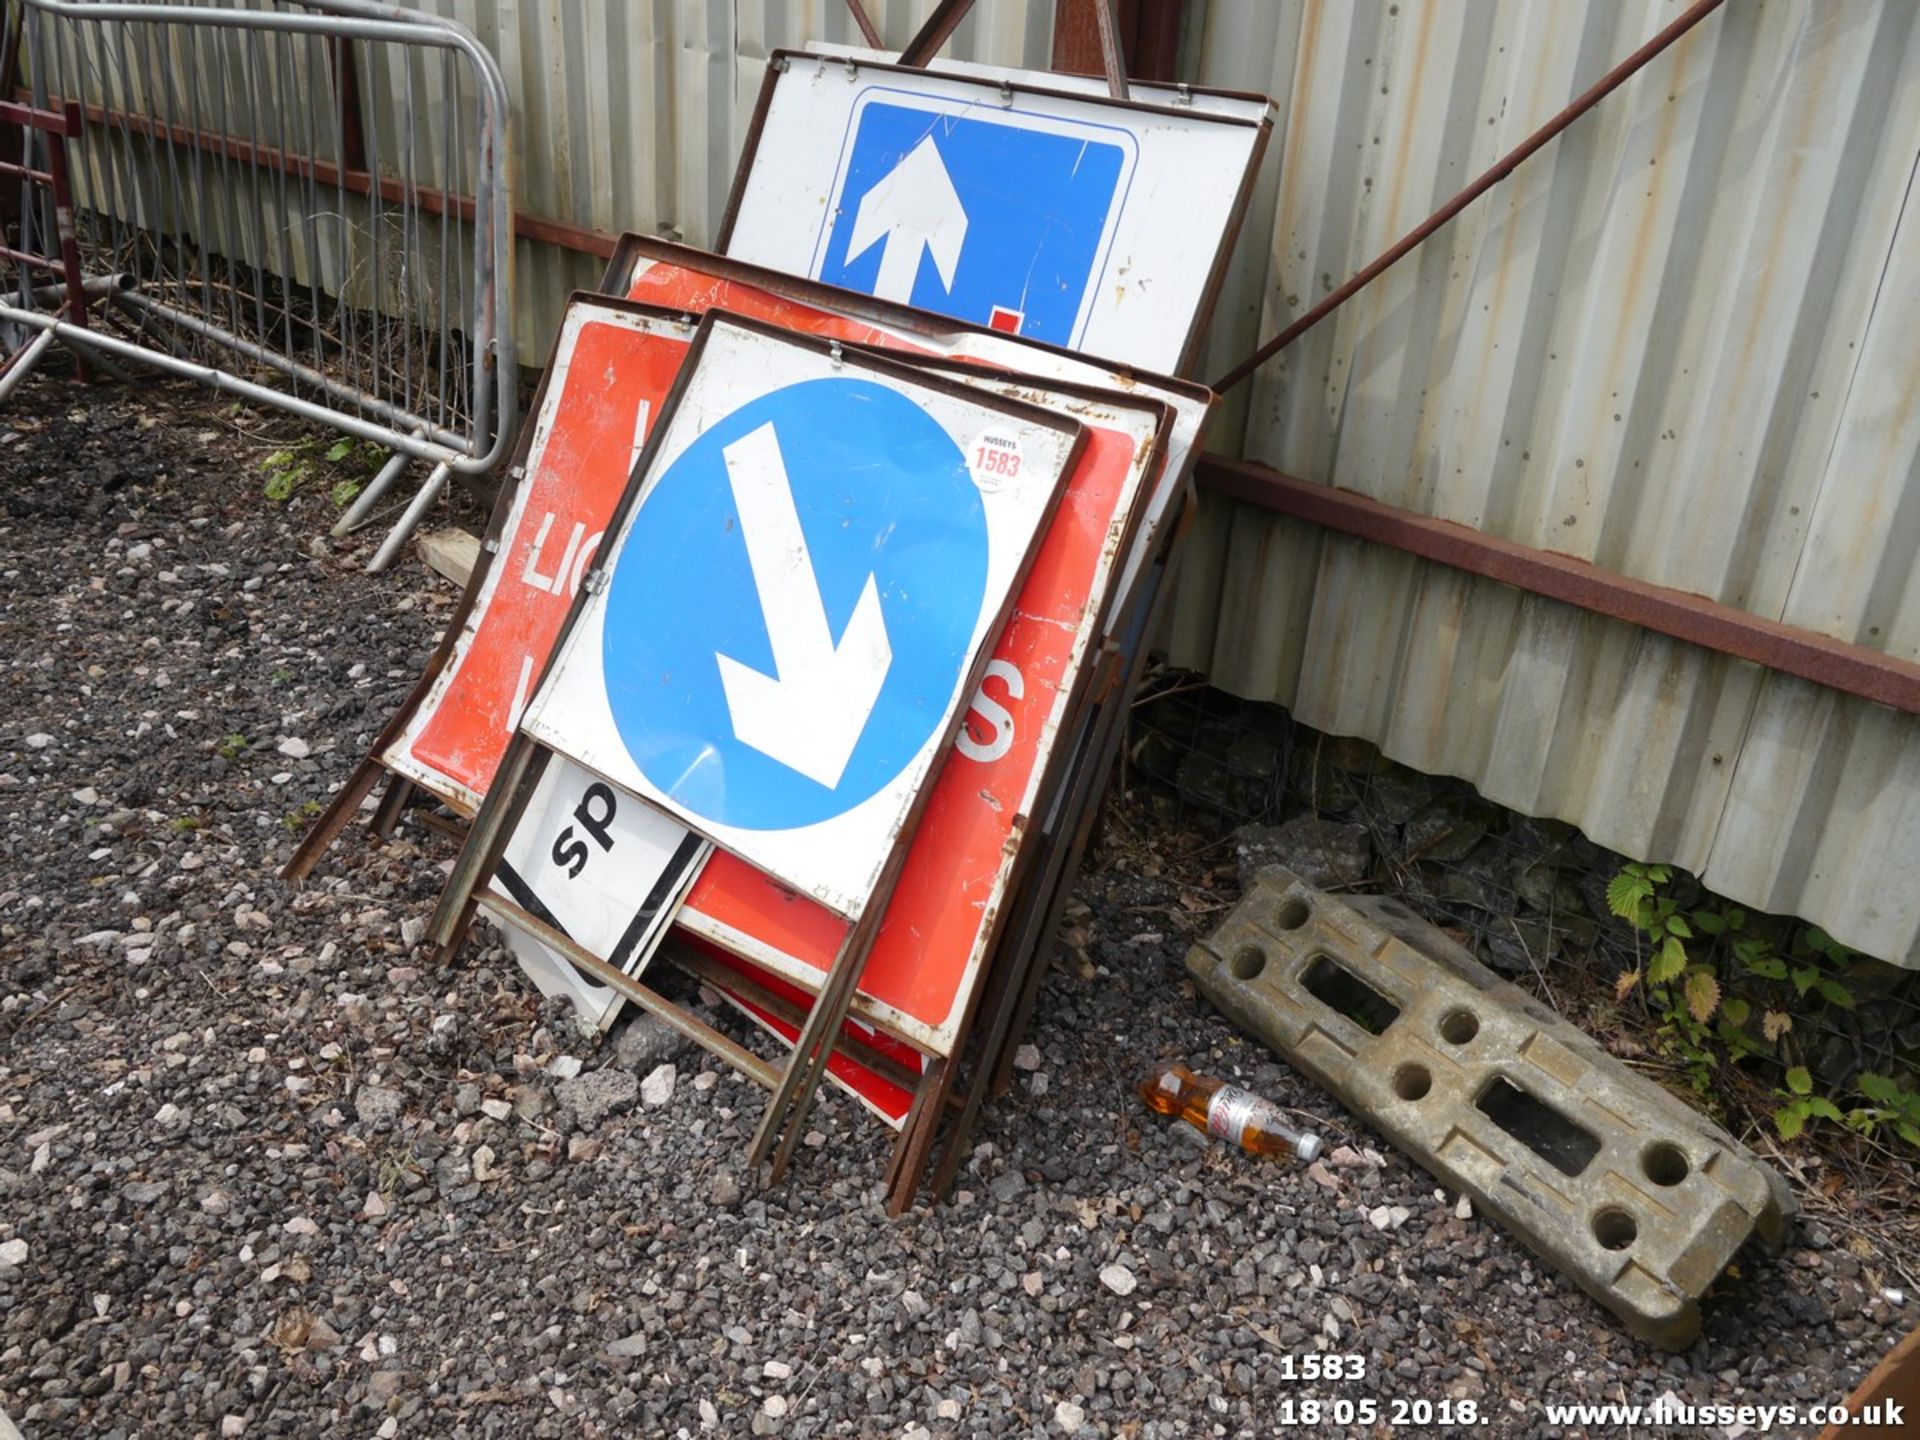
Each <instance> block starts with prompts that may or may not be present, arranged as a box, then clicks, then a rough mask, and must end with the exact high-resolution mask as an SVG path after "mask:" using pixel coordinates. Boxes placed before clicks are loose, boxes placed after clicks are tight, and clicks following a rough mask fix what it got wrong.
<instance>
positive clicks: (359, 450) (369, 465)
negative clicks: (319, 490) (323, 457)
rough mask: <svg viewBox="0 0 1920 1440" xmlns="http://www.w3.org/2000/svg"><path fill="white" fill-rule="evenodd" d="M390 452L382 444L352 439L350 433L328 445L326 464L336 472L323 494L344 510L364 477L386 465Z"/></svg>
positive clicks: (364, 479) (359, 487)
mask: <svg viewBox="0 0 1920 1440" xmlns="http://www.w3.org/2000/svg"><path fill="white" fill-rule="evenodd" d="M391 453H392V452H391V451H389V450H388V449H387V447H386V446H384V445H376V444H374V442H373V441H371V440H356V439H354V438H353V437H352V436H351V435H345V436H342V437H341V438H340V439H338V440H336V441H334V442H333V444H331V445H329V446H328V447H327V463H328V464H329V465H332V466H333V467H334V468H335V469H336V470H338V471H339V472H340V474H339V477H338V478H337V479H335V480H334V482H333V485H332V487H331V488H330V489H329V490H328V491H327V497H328V498H329V499H330V500H332V501H333V503H334V507H335V508H336V509H340V510H344V509H346V508H347V506H349V505H351V504H352V503H353V501H354V497H355V496H357V495H358V494H359V493H360V490H361V487H362V486H363V484H364V483H365V481H366V478H367V477H368V476H369V475H371V474H373V473H374V471H376V470H378V469H379V468H380V467H381V466H382V465H384V464H386V463H387V457H388V456H389V455H390V454H391Z"/></svg>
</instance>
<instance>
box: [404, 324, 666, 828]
mask: <svg viewBox="0 0 1920 1440" xmlns="http://www.w3.org/2000/svg"><path fill="white" fill-rule="evenodd" d="M692 341H693V329H692V326H691V325H690V324H688V323H687V321H686V320H685V318H684V317H683V316H670V315H662V314H656V313H646V312H640V311H637V310H635V309H633V308H632V307H628V306H622V305H620V304H619V303H618V302H608V301H604V300H593V299H588V298H585V297H582V298H580V299H577V300H575V301H574V302H573V303H572V304H570V305H569V306H568V307H567V313H566V317H565V319H564V320H563V322H562V324H561V327H560V336H559V339H558V340H557V342H556V343H555V346H554V352H553V359H552V361H551V362H550V363H549V365H548V367H547V378H546V383H545V384H544V386H543V387H542V390H541V396H540V403H539V406H538V408H537V410H536V411H535V414H534V416H533V418H532V421H531V425H532V436H533V438H532V441H531V443H530V444H529V446H528V449H527V453H526V457H525V459H524V461H523V462H522V464H523V468H524V471H525V478H524V479H523V480H522V481H521V482H520V484H519V485H518V486H517V487H516V488H515V489H514V491H513V492H512V498H511V501H510V502H509V504H510V508H509V509H508V511H507V514H506V516H505V517H504V519H503V520H502V521H501V522H500V523H499V524H498V525H497V527H496V531H495V537H494V538H495V541H496V543H497V544H498V546H499V549H498V552H497V553H496V555H495V557H494V559H493V561H492V563H491V564H490V565H489V566H488V568H487V571H486V573H485V575H484V576H483V577H482V579H481V581H480V587H479V590H478V592H477V593H476V594H475V596H474V600H473V603H472V605H471V606H470V607H469V609H468V611H467V614H466V618H465V623H464V624H463V626H462V630H461V633H460V635H459V637H458V639H457V640H456V642H455V645H454V648H453V651H452V653H451V655H450V656H449V658H448V659H447V661H446V663H445V664H444V666H443V667H442V668H441V671H440V673H439V675H438V676H437V677H436V678H435V681H434V683H433V686H432V688H431V689H430V690H429V691H428V692H427V694H426V696H425V697H424V699H423V700H422V701H421V703H420V704H419V705H418V706H417V707H415V708H414V710H413V711H412V713H411V714H410V715H409V716H408V718H407V723H406V725H405V727H404V729H402V730H401V731H400V733H399V734H398V735H397V736H395V738H394V739H393V741H392V743H391V744H389V745H388V746H387V747H386V749H385V750H384V751H383V752H382V755H381V760H382V762H383V763H384V764H385V765H386V767H387V768H388V769H390V770H392V771H394V772H395V773H396V774H399V775H403V776H405V777H406V778H407V779H409V780H411V781H413V782H414V783H415V784H418V785H421V786H423V787H425V788H426V789H427V790H428V791H430V792H431V793H432V794H434V795H436V796H438V797H440V798H441V799H443V800H446V801H447V802H448V803H449V804H451V805H454V806H456V807H457V808H459V809H461V810H464V811H466V812H467V813H468V814H471V813H472V812H473V811H474V810H476V809H478V808H479V805H480V798H481V796H483V795H484V794H485V793H486V791H487V787H488V786H489V785H490V784H491V783H492V780H493V774H494V769H495V767H496V766H498V765H499V763H500V755H501V752H502V751H503V750H504V749H505V748H506V743H507V738H508V737H509V736H510V735H511V734H512V733H513V730H514V726H515V725H516V724H517V723H518V721H519V717H520V712H521V711H522V710H523V709H525V707H526V703H527V700H528V699H529V698H530V696H531V695H532V692H533V686H534V682H536V681H537V680H538V679H539V678H540V672H541V671H542V670H543V669H544V668H545V667H546V663H547V655H548V653H549V652H550V651H551V649H552V648H553V641H554V637H555V636H556V635H558V634H559V633H560V626H561V623H562V622H563V621H564V620H565V619H566V615H567V610H568V607H569V606H571V605H572V603H573V597H574V595H575V593H577V592H578V590H579V588H580V581H581V577H582V576H583V575H585V573H586V570H587V567H588V566H589V565H591V564H592V563H593V557H594V555H595V553H596V551H597V550H598V547H599V544H600V536H601V531H602V530H603V529H604V528H605V527H606V523H607V517H608V516H610V515H611V514H612V513H613V507H614V506H615V504H616V503H618V501H619V499H620V495H621V492H623V491H624V490H625V489H626V486H627V478H628V476H629V475H630V474H632V471H633V463H634V461H635V459H636V458H638V456H639V453H640V447H641V444H642V443H643V442H644V441H645V439H646V432H647V429H648V426H649V423H650V421H651V418H652V416H653V415H654V413H655V412H656V411H657V410H658V408H659V406H660V404H661V402H662V401H663V400H664V399H665V397H666V393H667V390H668V389H669V387H671V386H672V384H673V380H674V377H675V376H676V375H677V374H679V371H680V362H681V361H682V360H683V359H684V358H685V357H686V353H687V347H688V346H689V345H690V344H691V343H692Z"/></svg>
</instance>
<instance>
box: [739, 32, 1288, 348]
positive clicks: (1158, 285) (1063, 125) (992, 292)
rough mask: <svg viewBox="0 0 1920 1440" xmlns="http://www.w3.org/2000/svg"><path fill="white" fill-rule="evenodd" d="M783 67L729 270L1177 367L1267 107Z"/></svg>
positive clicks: (1199, 321) (1227, 233)
mask: <svg viewBox="0 0 1920 1440" xmlns="http://www.w3.org/2000/svg"><path fill="white" fill-rule="evenodd" d="M781 58H782V59H783V61H784V63H783V64H778V65H775V66H773V67H772V68H770V69H769V71H768V76H767V84H768V85H769V86H770V87H772V88H771V94H770V98H769V99H768V101H767V104H766V108H765V117H764V118H765V123H764V125H763V126H762V128H761V130H760V133H759V135H758V137H757V139H756V141H755V143H754V146H753V148H752V149H751V150H750V151H749V152H748V154H747V155H746V157H745V158H744V159H743V161H742V165H741V176H742V179H741V180H740V181H739V182H738V185H739V188H738V189H737V192H736V200H737V209H736V211H735V213H734V216H733V219H732V223H731V224H730V226H729V227H728V229H727V232H726V234H725V235H724V236H723V237H722V245H721V248H722V249H723V251H724V252H725V253H726V254H728V255H730V256H733V257H736V258H738V259H742V260H748V261H752V262H754V263H756V264H761V265H768V266H772V267H774V268H776V269H781V270H785V271H787V272H788V273H790V274H796V275H805V276H807V277H809V278H810V279H816V280H824V281H826V282H827V283H829V284H834V285H841V286H846V287H848V288H850V289H854V290H860V291H863V292H865V293H866V294H869V295H874V296H878V297H879V298H881V299H886V300H895V301H900V302H902V303H906V304H912V305H916V306H919V307H921V308H923V309H928V310H934V311H938V312H939V313H941V314H943V315H952V316H954V317H956V318H958V319H963V320H970V321H973V322H974V323H976V324H982V325H992V326H993V327H995V328H996V329H1002V330H1006V331H1008V332H1009V333H1012V334H1019V335H1024V336H1028V337H1030V338H1033V339H1038V340H1044V341H1047V342H1050V343H1052V344H1056V345H1062V346H1065V347H1067V348H1069V349H1074V350H1080V351H1083V352H1085V353H1087V354H1089V355H1098V356H1101V357H1103V358H1105V359H1109V360H1114V361H1118V362H1121V363H1125V364H1131V365H1139V366H1143V367H1146V368H1148V369H1153V370H1159V371H1163V372H1169V373H1171V372H1173V371H1176V370H1178V369H1179V368H1180V367H1181V365H1182V364H1183V362H1184V361H1185V360H1186V359H1187V358H1188V355H1189V351H1190V347H1191V344H1192V342H1193V340H1194V338H1195V336H1197V334H1198V333H1199V332H1200V331H1201V330H1202V329H1203V328H1204V323H1205V321H1206V318H1207V311H1208V309H1209V307H1210V305H1211V303H1212V298H1213V286H1212V284H1211V281H1212V278H1213V276H1214V274H1215V271H1216V268H1217V267H1218V266H1220V265H1221V264H1223V263H1224V261H1225V253H1226V249H1227V247H1228V245H1229V243H1230V241H1231V239H1232V236H1233V234H1234V232H1235V231H1236V229H1237V227H1238V223H1239V219H1240V215H1241V210H1242V206H1243V201H1244V194H1245V189H1246V185H1247V181H1248V177H1249V176H1250V174H1251V173H1252V170H1253V167H1254V166H1255V165H1256V164H1257V162H1258V159H1259V155H1260V151H1261V148H1262V146H1263V144H1264V140H1265V136H1266V131H1267V124H1268V122H1267V114H1266V108H1265V107H1264V106H1261V105H1248V104H1245V103H1242V104H1240V105H1239V107H1238V109H1239V110H1240V111H1243V112H1244V111H1252V112H1254V113H1255V114H1257V116H1258V118H1253V117H1252V116H1251V115H1249V114H1245V113H1225V112H1223V111H1222V110H1221V109H1220V108H1218V107H1212V108H1208V109H1202V108H1199V107H1197V106H1195V105H1190V104H1189V105H1180V104H1172V105H1143V104H1122V103H1119V102H1115V101H1113V100H1111V99H1107V98H1104V97H1100V96H1093V95H1084V94H1070V93H1062V92H1061V90H1060V89H1059V88H1058V87H1056V86H1054V85H1053V84H1051V83H1050V82H1052V81H1054V80H1055V79H1056V78H1057V77H1053V76H1040V75H1035V76H1029V77H1025V82H1026V83H1020V82H1010V81H1003V80H999V79H993V80H989V79H986V78H976V77H973V76H968V75H962V74H955V73H944V74H943V73H937V72H927V71H920V70H912V69H905V68H901V67H897V66H889V65H878V64H873V63H870V62H864V61H857V60H854V59H852V58H840V59H827V58H824V57H821V56H814V55H799V54H790V55H785V56H783V57H781Z"/></svg>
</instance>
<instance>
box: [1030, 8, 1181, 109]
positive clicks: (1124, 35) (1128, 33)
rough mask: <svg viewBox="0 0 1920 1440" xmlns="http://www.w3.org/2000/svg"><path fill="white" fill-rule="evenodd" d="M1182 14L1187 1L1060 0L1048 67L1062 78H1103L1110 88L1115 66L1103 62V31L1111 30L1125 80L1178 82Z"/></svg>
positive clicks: (1104, 57) (1105, 58) (1054, 17)
mask: <svg viewBox="0 0 1920 1440" xmlns="http://www.w3.org/2000/svg"><path fill="white" fill-rule="evenodd" d="M1109 6H1111V7H1112V9H1111V10H1110V11H1109V9H1108V7H1109ZM1185 10H1186V0H1060V3H1059V5H1058V7H1057V8H1056V9H1055V10H1054V14H1053V57H1052V60H1051V62H1050V63H1051V64H1052V66H1053V68H1054V69H1055V70H1058V71H1060V72H1062V73H1063V74H1068V75H1105V76H1106V77H1107V78H1108V83H1109V85H1110V86H1111V84H1112V76H1113V71H1114V67H1113V66H1112V65H1111V64H1110V63H1109V62H1108V59H1107V51H1106V40H1107V36H1106V33H1105V32H1106V31H1108V30H1111V31H1112V33H1113V34H1114V36H1115V37H1117V43H1118V45H1119V48H1120V53H1121V59H1122V61H1123V65H1122V67H1121V68H1122V69H1123V72H1124V74H1125V75H1126V76H1128V77H1129V78H1131V79H1134V80H1160V81H1173V80H1177V79H1178V78H1179V68H1180V29H1181V24H1182V22H1183V20H1184V18H1185ZM1121 98H1125V97H1121Z"/></svg>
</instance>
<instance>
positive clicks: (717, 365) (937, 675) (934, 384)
mask: <svg viewBox="0 0 1920 1440" xmlns="http://www.w3.org/2000/svg"><path fill="white" fill-rule="evenodd" d="M681 387H682V388H681V390H680V393H679V397H678V400H677V401H676V402H675V403H674V404H673V405H672V406H671V407H670V412H671V413H670V416H669V417H668V418H665V419H663V420H662V422H661V429H660V430H659V432H658V433H657V434H656V435H655V436H654V438H653V440H652V441H650V442H649V445H648V448H647V452H646V455H645V457H643V460H642V464H641V470H640V471H639V472H638V473H637V484H638V486H639V488H638V490H637V491H636V492H634V493H635V494H637V497H638V498H637V502H636V503H635V504H633V505H632V507H631V508H630V509H629V510H628V512H627V513H626V514H625V515H624V516H623V517H622V518H621V519H620V520H619V521H617V522H616V527H615V528H616V529H617V531H618V535H617V538H615V539H613V540H612V541H611V543H610V546H607V547H605V548H607V558H606V561H605V568H606V573H607V583H606V584H605V585H604V587H599V588H597V589H596V590H595V591H594V593H590V594H589V595H587V596H586V597H585V599H584V600H583V602H582V604H581V606H580V608H579V609H578V610H577V611H576V613H575V617H574V620H573V622H572V623H571V625H570V628H569V630H568V632H567V634H566V636H565V638H564V639H563V641H562V642H561V645H560V648H559V649H558V650H557V651H556V653H555V656H554V661H553V665H552V668H551V669H550V671H549V673H548V676H547V679H546V681H545V682H544V683H543V684H542V685H541V686H540V688H539V691H538V693H537V694H536V695H535V697H534V699H533V701H532V702H531V704H530V705H529V707H528V710H527V713H526V716H525V718H524V720H523V722H522V728H523V729H524V730H525V731H526V733H527V734H529V735H530V736H532V737H533V738H534V739H535V740H537V741H539V742H540V743H542V744H544V745H546V746H548V747H549V748H551V749H553V750H555V751H557V752H559V753H560V754H563V755H567V756H569V757H571V758H573V759H575V760H577V761H579V762H580V763H581V764H584V765H585V766H586V767H587V768H589V769H591V770H593V771H596V772H597V773H599V774H601V775H603V776H605V777H606V778H607V779H609V780H611V781H613V782H614V783H615V784H617V785H619V786H621V787H623V788H626V789H629V790H631V791H633V792H634V793H635V794H638V795H641V796H643V797H645V798H647V799H649V800H651V801H653V802H654V803H656V804H658V805H660V806H662V807H663V808H665V809H666V810H668V811H669V812H670V813H673V814H675V815H677V816H679V817H680V818H681V819H682V820H683V821H684V822H685V823H687V824H688V825H690V826H692V827H694V828H696V829H698V830H700V831H701V832H702V833H704V834H706V835H707V836H709V837H710V838H712V839H713V840H714V841H715V842H716V843H718V844H719V845H721V846H722V847H724V848H726V849H728V850H730V851H732V852H733V853H735V854H737V855H738V856H740V857H741V858H742V859H744V860H746V861H747V862H748V863H750V864H752V865H754V866H755V867H756V868H759V869H761V870H764V871H766V872H768V873H769V874H772V875H774V876H775V877H777V878H778V879H780V880H782V881H784V882H785V883H787V884H789V885H792V886H794V887H795V888H797V889H799V890H800V891H802V892H803V893H805V894H807V895H809V896H811V897H812V898H814V899H815V900H818V901H819V902H820V903H821V904H823V905H826V906H827V907H828V908H830V909H832V910H834V911H836V912H837V913H839V914H841V915H843V916H846V917H848V918H850V919H851V918H855V917H857V916H858V915H859V914H860V913H861V912H862V910H863V909H864V908H865V907H866V905H867V903H868V901H869V900H870V899H871V898H872V895H873V892H874V889H875V887H876V885H877V884H878V883H879V880H880V878H881V874H882V871H883V870H884V868H885V867H886V865H887V863H888V861H889V859H890V857H891V856H892V855H893V854H894V852H895V849H896V846H897V844H898V840H899V837H900V835H901V833H902V830H903V827H905V825H906V824H907V822H908V820H909V818H910V817H911V815H912V813H913V812H914V810H915V808H916V806H917V803H918V800H919V798H920V792H921V790H922V788H923V782H924V781H925V779H926V777H927V775H928V772H929V771H930V770H931V769H932V767H933V765H934V763H935V760H936V757H937V756H938V755H939V754H940V752H941V749H942V747H943V745H944V744H945V743H946V741H947V739H948V738H949V737H950V735H951V734H952V731H953V727H954V724H955V722H956V721H957V719H958V717H959V710H960V707H961V705H962V704H963V702H964V701H965V699H966V698H967V697H968V696H969V695H970V694H971V693H972V687H973V684H974V683H975V681H976V680H977V672H978V670H979V668H980V666H981V665H982V664H984V658H985V657H984V655H983V654H982V651H983V649H984V647H985V646H986V645H987V644H988V643H989V642H990V640H991V637H992V636H993V635H995V634H997V632H998V630H999V628H1000V625H1001V623H1002V621H1003V620H1004V618H1005V614H1006V609H1007V606H1008V603H1009V601H1010V600H1011V598H1012V596H1013V593H1014V591H1015V589H1016V588H1017V586H1018V585H1019V583H1020V581H1021V579H1022V578H1023V577H1024V575H1025V573H1026V570H1027V568H1028V565H1029V563H1030V560H1031V558H1032V554H1033V551H1034V548H1035V541H1036V537H1037V536H1038V534H1039V533H1040V532H1041V531H1042V530H1043V529H1044V527H1045V523H1046V521H1047V519H1048V517H1049V515H1050V513H1051V511H1052V509H1053V507H1054V504H1055V502H1056V501H1057V499H1058V496H1059V493H1060V489H1061V485H1062V482H1063V479H1064V477H1065V474H1066V473H1067V471H1068V469H1069V468H1070V467H1071V465H1072V463H1073V461H1074V458H1075V456H1076V455H1077V453H1078V449H1079V446H1080V444H1081V443H1082V439H1083V437H1082V432H1081V430H1080V427H1079V426H1078V425H1077V424H1075V423H1073V422H1070V421H1063V420H1061V419H1060V418H1058V417H1057V416H1054V415H1051V414H1049V413H1047V412H1046V411H1043V410H1040V409H1037V408H1035V407H1033V406H1029V405H1024V404H1019V403H1015V402H1009V401H1005V400H1000V399H997V398H995V397H992V396H988V395H983V394H979V393H976V392H974V391H972V390H970V389H969V388H968V387H966V386H964V385H961V384H958V383H954V382H949V381H945V380H927V379H922V378H919V377H917V376H915V375H914V374H913V373H912V372H911V371H909V370H906V369H904V368H902V367H899V366H895V365H891V364H888V363H885V362H881V361H878V360H874V359H870V358H868V357H865V356H859V355H855V354H853V353H851V352H847V353H842V352H840V351H839V350H838V349H837V348H836V349H834V350H831V351H830V350H829V349H828V348H827V347H824V346H820V345H816V344H812V343H809V342H805V341H801V340H799V339H796V338H795V337H792V336H791V335H788V334H786V333H784V332H780V331H776V330H771V329H768V328H764V327H760V326H757V325H753V324H749V323H747V322H744V321H740V320H737V319H734V318H732V317H727V316H717V315H710V316H709V317H708V318H707V320H706V322H705V323H704V325H703V328H702V338H701V339H700V340H699V341H698V342H696V346H695V350H694V352H693V354H692V355H691V356H690V358H689V361H688V364H687V368H686V369H685V371H684V373H683V376H682V380H681Z"/></svg>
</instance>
